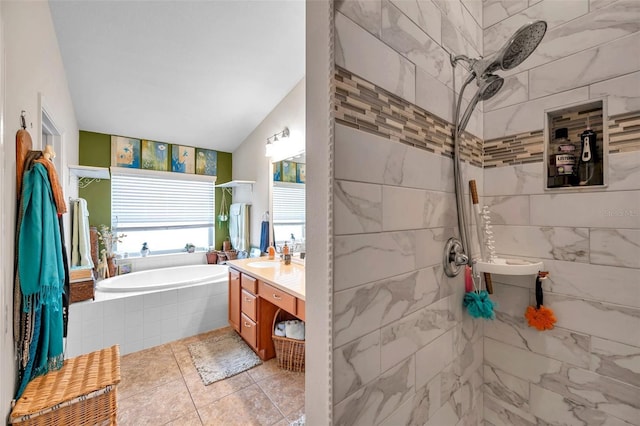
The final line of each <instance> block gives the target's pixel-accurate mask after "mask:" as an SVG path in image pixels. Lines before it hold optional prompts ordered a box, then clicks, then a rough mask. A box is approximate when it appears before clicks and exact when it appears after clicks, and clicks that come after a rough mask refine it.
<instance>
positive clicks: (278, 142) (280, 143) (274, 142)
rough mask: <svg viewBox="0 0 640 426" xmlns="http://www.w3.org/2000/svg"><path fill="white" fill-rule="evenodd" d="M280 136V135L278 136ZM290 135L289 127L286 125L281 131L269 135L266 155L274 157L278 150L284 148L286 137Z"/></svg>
mask: <svg viewBox="0 0 640 426" xmlns="http://www.w3.org/2000/svg"><path fill="white" fill-rule="evenodd" d="M278 136H279V137H278ZM288 137H289V128H288V127H285V128H284V129H282V131H281V132H278V133H276V134H274V135H273V136H269V137H268V138H267V144H266V147H265V148H266V150H265V155H266V156H267V157H273V156H274V155H275V154H276V153H277V152H278V151H280V150H282V148H283V147H284V143H285V141H284V139H286V138H288Z"/></svg>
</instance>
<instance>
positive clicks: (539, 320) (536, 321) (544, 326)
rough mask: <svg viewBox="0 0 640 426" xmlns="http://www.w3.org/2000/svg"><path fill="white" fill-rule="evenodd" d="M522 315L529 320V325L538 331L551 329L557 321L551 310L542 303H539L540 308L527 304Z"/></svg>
mask: <svg viewBox="0 0 640 426" xmlns="http://www.w3.org/2000/svg"><path fill="white" fill-rule="evenodd" d="M524 317H525V318H526V319H527V321H528V322H529V326H530V327H535V328H536V329H538V330H540V331H544V330H551V329H552V328H553V325H554V324H555V323H556V321H557V320H556V316H555V315H554V314H553V311H552V310H551V309H549V308H545V307H544V306H542V305H540V309H536V308H535V307H534V306H529V307H528V308H527V311H526V312H525V314H524Z"/></svg>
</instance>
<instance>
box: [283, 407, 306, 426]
mask: <svg viewBox="0 0 640 426" xmlns="http://www.w3.org/2000/svg"><path fill="white" fill-rule="evenodd" d="M302 416H304V405H302V407H300V408H298V409H297V410H295V411H294V412H293V413H291V414H289V415H288V416H287V423H293V422H295V421H296V420H298V419H300V417H302Z"/></svg>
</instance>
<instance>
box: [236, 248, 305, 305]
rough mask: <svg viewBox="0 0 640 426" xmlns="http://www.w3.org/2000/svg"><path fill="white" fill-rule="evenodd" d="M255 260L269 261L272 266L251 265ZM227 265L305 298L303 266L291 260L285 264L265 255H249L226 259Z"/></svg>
mask: <svg viewBox="0 0 640 426" xmlns="http://www.w3.org/2000/svg"><path fill="white" fill-rule="evenodd" d="M256 262H269V263H270V264H273V266H269V267H266V268H265V267H256V266H255V265H254V266H251V264H252V263H256ZM227 265H229V266H230V267H231V268H233V269H236V270H238V271H240V272H245V273H247V274H248V275H251V276H252V277H254V278H257V279H259V280H261V281H264V282H266V283H268V284H271V285H272V286H274V287H277V288H279V289H280V290H282V291H286V292H287V293H289V294H291V295H293V296H295V297H297V298H299V299H302V300H305V284H304V266H303V265H299V264H296V263H294V262H291V264H290V265H285V264H284V262H282V261H280V260H269V258H268V257H267V256H264V257H251V258H248V259H238V260H228V261H227Z"/></svg>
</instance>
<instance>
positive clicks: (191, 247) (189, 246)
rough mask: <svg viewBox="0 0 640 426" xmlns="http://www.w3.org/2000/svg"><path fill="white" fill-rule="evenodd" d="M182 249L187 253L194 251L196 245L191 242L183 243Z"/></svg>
mask: <svg viewBox="0 0 640 426" xmlns="http://www.w3.org/2000/svg"><path fill="white" fill-rule="evenodd" d="M184 251H186V252H187V253H193V252H194V251H196V246H195V245H193V244H191V243H187V244H185V245H184Z"/></svg>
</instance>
